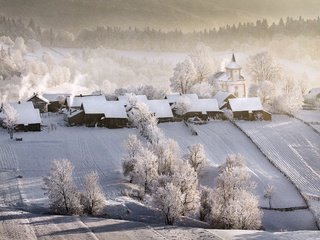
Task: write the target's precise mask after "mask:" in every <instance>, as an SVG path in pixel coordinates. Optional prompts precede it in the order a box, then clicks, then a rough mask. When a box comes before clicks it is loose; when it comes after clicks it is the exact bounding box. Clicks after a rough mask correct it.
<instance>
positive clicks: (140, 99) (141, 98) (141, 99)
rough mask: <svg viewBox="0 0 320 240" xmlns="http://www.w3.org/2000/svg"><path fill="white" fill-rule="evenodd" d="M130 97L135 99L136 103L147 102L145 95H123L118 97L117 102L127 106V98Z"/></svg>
mask: <svg viewBox="0 0 320 240" xmlns="http://www.w3.org/2000/svg"><path fill="white" fill-rule="evenodd" d="M130 96H133V97H136V99H137V101H138V102H144V103H145V102H147V101H148V98H147V96H146V95H135V94H132V95H131V94H125V95H121V96H118V100H119V101H120V102H122V104H123V105H128V104H129V97H130Z"/></svg>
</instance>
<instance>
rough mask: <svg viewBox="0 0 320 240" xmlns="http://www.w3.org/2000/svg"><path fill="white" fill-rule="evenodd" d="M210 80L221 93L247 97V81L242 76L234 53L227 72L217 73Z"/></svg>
mask: <svg viewBox="0 0 320 240" xmlns="http://www.w3.org/2000/svg"><path fill="white" fill-rule="evenodd" d="M210 80H211V83H212V84H215V85H217V86H218V88H219V90H220V91H224V92H228V93H232V94H233V95H234V96H235V97H247V86H246V80H245V79H244V77H243V76H242V75H241V66H240V65H239V64H238V63H237V61H236V58H235V56H234V53H233V54H232V58H231V62H229V63H228V64H227V65H226V66H225V71H224V72H217V73H215V74H214V75H213V76H212V77H211V79H210Z"/></svg>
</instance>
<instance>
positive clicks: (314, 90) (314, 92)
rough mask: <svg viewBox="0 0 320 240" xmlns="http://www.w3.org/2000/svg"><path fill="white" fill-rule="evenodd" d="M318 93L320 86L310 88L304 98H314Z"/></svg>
mask: <svg viewBox="0 0 320 240" xmlns="http://www.w3.org/2000/svg"><path fill="white" fill-rule="evenodd" d="M319 94H320V88H312V89H311V90H310V91H309V92H308V93H307V94H306V96H305V98H306V99H309V100H312V99H315V98H316V97H317V96H318V95H319Z"/></svg>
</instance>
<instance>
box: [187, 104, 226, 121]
mask: <svg viewBox="0 0 320 240" xmlns="http://www.w3.org/2000/svg"><path fill="white" fill-rule="evenodd" d="M190 103H191V105H190V107H189V109H188V110H187V112H186V113H185V115H184V118H185V119H188V118H194V117H196V118H199V119H201V120H204V121H206V120H209V119H222V118H223V112H222V111H221V110H220V108H219V106H218V102H217V100H216V99H198V100H196V101H193V102H190Z"/></svg>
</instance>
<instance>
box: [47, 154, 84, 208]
mask: <svg viewBox="0 0 320 240" xmlns="http://www.w3.org/2000/svg"><path fill="white" fill-rule="evenodd" d="M73 169H74V167H73V165H72V164H71V162H70V161H69V160H67V159H62V160H54V161H53V163H52V165H51V170H50V175H49V177H45V178H44V183H45V185H46V190H47V194H48V198H49V203H50V207H51V210H52V211H53V212H55V213H58V214H80V213H81V212H82V205H81V204H80V197H79V192H78V191H77V190H76V186H75V184H74V182H73V179H72V172H73Z"/></svg>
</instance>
